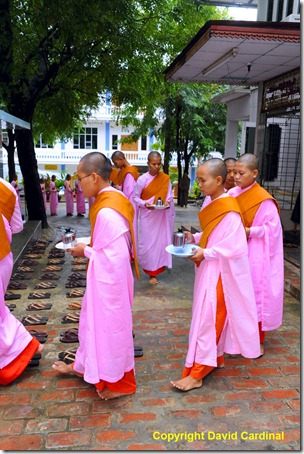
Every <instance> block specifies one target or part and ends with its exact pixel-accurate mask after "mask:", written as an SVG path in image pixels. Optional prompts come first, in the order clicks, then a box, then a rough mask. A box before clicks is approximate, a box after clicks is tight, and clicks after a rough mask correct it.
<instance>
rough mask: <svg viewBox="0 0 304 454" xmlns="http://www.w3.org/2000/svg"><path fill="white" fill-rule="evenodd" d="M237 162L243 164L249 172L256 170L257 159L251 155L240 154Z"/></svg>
mask: <svg viewBox="0 0 304 454" xmlns="http://www.w3.org/2000/svg"><path fill="white" fill-rule="evenodd" d="M237 162H241V163H243V164H245V166H246V167H248V169H249V170H258V158H257V157H256V155H254V154H252V153H244V154H242V155H241V156H240V157H239V158H238V160H237Z"/></svg>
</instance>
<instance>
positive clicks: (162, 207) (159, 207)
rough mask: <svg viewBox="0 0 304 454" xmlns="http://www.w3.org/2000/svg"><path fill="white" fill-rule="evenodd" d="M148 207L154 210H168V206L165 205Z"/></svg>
mask: <svg viewBox="0 0 304 454" xmlns="http://www.w3.org/2000/svg"><path fill="white" fill-rule="evenodd" d="M149 206H150V207H153V208H154V210H167V209H168V208H170V206H166V205H154V204H152V205H149Z"/></svg>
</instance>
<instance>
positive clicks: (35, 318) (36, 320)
mask: <svg viewBox="0 0 304 454" xmlns="http://www.w3.org/2000/svg"><path fill="white" fill-rule="evenodd" d="M47 321H48V317H40V315H27V316H26V317H23V319H22V320H21V322H22V323H23V325H24V326H31V325H46V323H47Z"/></svg>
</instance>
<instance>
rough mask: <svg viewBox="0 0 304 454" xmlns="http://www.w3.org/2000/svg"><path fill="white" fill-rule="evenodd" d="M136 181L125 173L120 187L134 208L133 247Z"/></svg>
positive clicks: (136, 210) (135, 218)
mask: <svg viewBox="0 0 304 454" xmlns="http://www.w3.org/2000/svg"><path fill="white" fill-rule="evenodd" d="M135 185H136V181H135V179H134V177H133V175H132V174H131V173H127V175H126V176H125V179H124V182H123V184H122V187H121V191H122V192H123V193H124V195H125V196H126V197H127V199H129V200H130V202H131V203H132V205H133V208H134V221H133V230H134V239H135V245H136V248H137V247H138V246H137V230H138V229H137V222H138V207H137V204H136V203H135V202H134V189H135Z"/></svg>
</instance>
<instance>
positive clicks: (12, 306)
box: [6, 304, 17, 312]
mask: <svg viewBox="0 0 304 454" xmlns="http://www.w3.org/2000/svg"><path fill="white" fill-rule="evenodd" d="M6 307H8V308H9V310H10V311H11V312H13V310H14V309H15V308H16V307H17V306H16V304H6Z"/></svg>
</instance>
